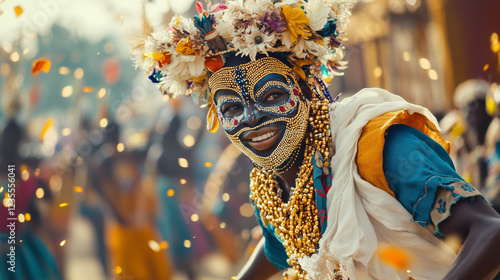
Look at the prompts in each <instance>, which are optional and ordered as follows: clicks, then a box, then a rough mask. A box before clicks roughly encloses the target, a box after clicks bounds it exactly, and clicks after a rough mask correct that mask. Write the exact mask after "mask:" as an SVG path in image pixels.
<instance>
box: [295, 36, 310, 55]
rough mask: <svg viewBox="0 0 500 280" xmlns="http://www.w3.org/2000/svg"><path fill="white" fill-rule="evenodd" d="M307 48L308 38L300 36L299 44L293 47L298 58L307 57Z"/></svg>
mask: <svg viewBox="0 0 500 280" xmlns="http://www.w3.org/2000/svg"><path fill="white" fill-rule="evenodd" d="M305 49H306V40H304V38H302V37H301V38H299V40H298V41H297V44H295V46H294V47H293V49H292V51H293V53H294V54H295V56H296V57H297V58H305V57H307V53H306V52H305Z"/></svg>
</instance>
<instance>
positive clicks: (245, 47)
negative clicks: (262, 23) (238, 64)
mask: <svg viewBox="0 0 500 280" xmlns="http://www.w3.org/2000/svg"><path fill="white" fill-rule="evenodd" d="M245 33H246V34H245V35H244V36H243V38H242V39H243V40H240V42H237V44H238V45H239V46H238V47H237V48H238V49H239V51H238V52H237V53H236V54H237V55H242V56H249V57H250V59H252V60H255V58H256V56H257V53H259V52H260V53H263V54H265V55H268V53H267V50H268V49H272V45H271V43H272V42H273V39H274V35H273V34H268V33H265V32H263V31H261V30H259V29H258V28H257V27H256V26H253V25H251V26H249V27H248V28H247V30H246V32H245ZM235 47H236V45H235Z"/></svg>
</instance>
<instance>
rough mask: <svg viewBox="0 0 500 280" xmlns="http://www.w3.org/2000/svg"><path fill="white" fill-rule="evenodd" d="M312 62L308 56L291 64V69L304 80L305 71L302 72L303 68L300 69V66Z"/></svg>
mask: <svg viewBox="0 0 500 280" xmlns="http://www.w3.org/2000/svg"><path fill="white" fill-rule="evenodd" d="M312 63H313V61H312V60H311V59H310V58H306V59H301V60H298V61H297V62H296V63H295V65H294V66H293V71H295V73H297V74H298V75H299V76H300V77H301V78H302V80H304V81H305V80H306V73H305V72H304V70H302V66H304V65H311V64H312Z"/></svg>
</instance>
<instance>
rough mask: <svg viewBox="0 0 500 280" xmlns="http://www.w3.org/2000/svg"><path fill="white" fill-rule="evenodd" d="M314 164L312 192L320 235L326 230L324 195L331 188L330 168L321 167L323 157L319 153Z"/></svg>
mask: <svg viewBox="0 0 500 280" xmlns="http://www.w3.org/2000/svg"><path fill="white" fill-rule="evenodd" d="M312 162H313V164H314V173H313V174H314V175H313V182H314V190H315V194H316V195H315V198H316V208H317V209H318V217H319V223H320V226H321V234H323V233H324V232H325V230H326V224H327V223H326V221H327V216H326V194H327V193H328V191H329V190H330V188H331V187H332V174H331V171H330V168H328V167H326V166H323V157H322V156H321V155H320V153H316V156H315V160H313V161H312Z"/></svg>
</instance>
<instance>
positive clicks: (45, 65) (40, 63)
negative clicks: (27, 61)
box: [31, 58, 50, 75]
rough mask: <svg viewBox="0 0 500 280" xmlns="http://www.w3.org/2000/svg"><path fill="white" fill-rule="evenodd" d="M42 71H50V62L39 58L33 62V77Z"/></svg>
mask: <svg viewBox="0 0 500 280" xmlns="http://www.w3.org/2000/svg"><path fill="white" fill-rule="evenodd" d="M40 71H43V72H45V73H48V72H49V71H50V60H48V59H47V58H39V59H37V60H35V61H33V67H32V68H31V73H32V74H33V75H38V73H40Z"/></svg>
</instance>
